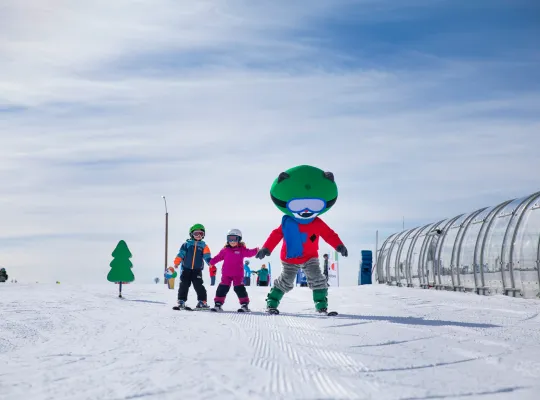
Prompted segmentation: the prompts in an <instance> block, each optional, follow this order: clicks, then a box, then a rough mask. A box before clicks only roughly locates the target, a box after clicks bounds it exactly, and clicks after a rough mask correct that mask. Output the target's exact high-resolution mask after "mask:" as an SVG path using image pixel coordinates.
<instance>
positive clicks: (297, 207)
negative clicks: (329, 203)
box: [287, 198, 326, 213]
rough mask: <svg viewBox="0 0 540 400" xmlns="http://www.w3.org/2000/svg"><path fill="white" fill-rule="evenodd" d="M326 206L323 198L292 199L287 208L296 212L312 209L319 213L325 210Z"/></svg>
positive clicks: (311, 210)
mask: <svg viewBox="0 0 540 400" xmlns="http://www.w3.org/2000/svg"><path fill="white" fill-rule="evenodd" d="M325 207H326V201H325V200H323V199H314V198H309V199H292V200H290V201H289V202H288V203H287V208H288V209H289V210H290V211H292V212H294V213H298V212H302V211H306V210H307V211H310V212H313V213H318V212H321V211H322V210H324V208H325Z"/></svg>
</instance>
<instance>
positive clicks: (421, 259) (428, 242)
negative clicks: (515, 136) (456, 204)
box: [418, 219, 446, 289]
mask: <svg viewBox="0 0 540 400" xmlns="http://www.w3.org/2000/svg"><path fill="white" fill-rule="evenodd" d="M444 221H446V219H441V220H440V221H439V222H437V223H434V224H433V226H432V227H431V230H433V229H439V225H440V224H442V223H443V222H444ZM432 241H433V236H429V235H428V234H426V238H425V239H424V242H423V243H422V247H420V257H419V259H418V262H419V263H420V269H421V270H422V274H423V275H424V278H425V279H426V282H427V284H426V285H425V286H426V287H425V289H427V288H429V277H428V276H427V274H426V271H425V264H424V257H425V255H426V251H427V249H428V248H429V247H430V246H431V242H432Z"/></svg>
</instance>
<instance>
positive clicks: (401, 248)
mask: <svg viewBox="0 0 540 400" xmlns="http://www.w3.org/2000/svg"><path fill="white" fill-rule="evenodd" d="M415 229H418V227H416V228H412V229H409V231H408V233H407V234H406V235H405V236H404V237H403V239H402V243H401V244H400V245H399V247H398V252H397V255H396V263H397V264H396V265H394V269H395V270H396V282H397V286H401V285H400V283H401V276H400V279H399V280H398V279H397V278H398V271H399V268H396V267H399V259H400V258H401V252H402V251H403V246H405V242H406V241H407V238H408V237H409V235H410V234H411V233H413V232H414V231H415Z"/></svg>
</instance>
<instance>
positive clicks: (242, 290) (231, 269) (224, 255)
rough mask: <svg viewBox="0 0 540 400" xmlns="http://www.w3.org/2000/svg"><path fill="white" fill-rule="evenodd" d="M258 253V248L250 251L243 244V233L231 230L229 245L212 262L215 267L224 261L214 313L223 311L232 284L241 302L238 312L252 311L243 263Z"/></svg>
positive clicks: (228, 239) (228, 235)
mask: <svg viewBox="0 0 540 400" xmlns="http://www.w3.org/2000/svg"><path fill="white" fill-rule="evenodd" d="M258 251H259V249H258V248H255V249H248V248H247V247H246V245H245V243H244V242H242V232H241V231H240V230H239V229H231V230H230V231H229V232H228V233H227V244H226V245H225V247H224V248H223V249H221V251H220V252H219V253H218V254H217V255H216V256H215V257H214V258H212V259H211V260H210V265H215V264H216V263H218V262H220V261H223V268H222V270H221V282H220V283H219V285H218V287H217V290H216V297H215V298H214V302H215V306H214V307H213V308H212V309H211V310H212V311H223V310H222V308H221V306H222V305H223V303H225V298H226V297H227V293H228V292H229V289H230V287H231V283H232V284H233V286H234V291H235V292H236V294H237V296H238V300H239V301H240V309H239V310H238V311H239V312H248V311H251V310H250V309H249V307H248V305H249V297H248V294H247V290H246V287H245V286H244V266H243V261H244V258H246V257H253V256H254V255H255V254H257V252H258Z"/></svg>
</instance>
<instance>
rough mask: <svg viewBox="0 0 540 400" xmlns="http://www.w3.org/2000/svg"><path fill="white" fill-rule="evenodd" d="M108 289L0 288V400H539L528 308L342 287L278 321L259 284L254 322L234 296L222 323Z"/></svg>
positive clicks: (295, 302) (138, 291) (302, 299)
mask: <svg viewBox="0 0 540 400" xmlns="http://www.w3.org/2000/svg"><path fill="white" fill-rule="evenodd" d="M117 290H118V289H117V286H116V285H114V284H104V285H81V286H76V285H66V284H60V285H47V284H32V285H26V284H20V283H19V284H7V283H6V284H0V302H1V303H0V398H1V399H2V400H14V399H24V400H40V399H51V400H52V399H54V400H60V399H66V400H68V399H69V400H77V399H111V400H112V399H175V400H177V399H182V398H188V399H197V400H198V399H220V400H222V399H250V400H251V399H253V400H255V399H369V398H373V399H378V400H381V399H446V398H448V399H454V398H466V399H475V398H479V399H520V400H521V399H538V398H540V394H539V393H540V316H539V313H540V302H539V301H536V300H522V299H513V298H508V297H503V296H496V297H482V296H476V295H472V294H471V295H469V294H460V293H450V292H438V291H428V290H421V289H405V288H392V287H387V286H382V285H372V286H362V287H341V288H331V290H330V305H331V307H330V308H331V309H336V310H337V311H339V312H340V313H341V314H340V316H338V317H332V318H329V317H320V316H316V315H314V314H313V311H312V309H313V307H312V302H311V291H310V290H309V289H307V288H299V287H298V288H296V289H295V290H293V291H292V292H291V293H289V294H287V295H286V297H285V298H284V300H283V303H282V306H281V311H282V314H281V315H279V316H270V315H266V314H264V313H262V312H260V311H262V310H263V308H264V298H265V294H266V292H267V288H261V287H249V294H250V296H251V298H252V304H251V308H252V309H253V310H254V311H255V312H253V313H252V314H240V313H236V309H237V299H236V295H235V293H234V292H233V291H232V290H231V292H230V293H229V296H228V302H227V303H226V305H225V308H226V309H227V310H229V312H226V313H222V314H215V313H210V312H187V311H182V312H178V311H173V310H172V309H171V306H172V305H173V304H174V302H175V299H176V290H174V291H173V290H167V289H166V287H165V285H163V284H159V285H139V284H132V285H126V286H125V287H124V296H125V299H118V298H117ZM214 290H215V287H211V288H210V287H209V297H210V298H211V297H212V296H213V294H214ZM190 303H191V305H194V304H195V296H194V292H193V291H192V292H190Z"/></svg>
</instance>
